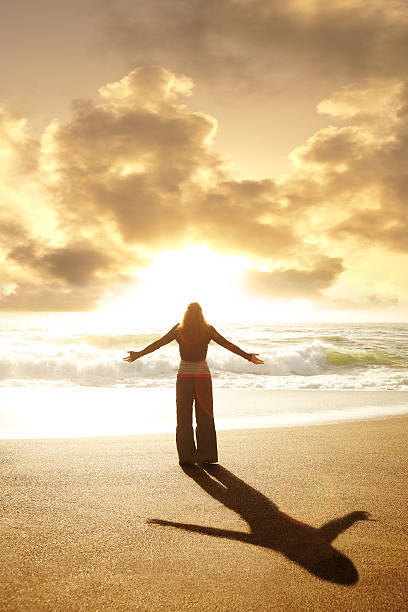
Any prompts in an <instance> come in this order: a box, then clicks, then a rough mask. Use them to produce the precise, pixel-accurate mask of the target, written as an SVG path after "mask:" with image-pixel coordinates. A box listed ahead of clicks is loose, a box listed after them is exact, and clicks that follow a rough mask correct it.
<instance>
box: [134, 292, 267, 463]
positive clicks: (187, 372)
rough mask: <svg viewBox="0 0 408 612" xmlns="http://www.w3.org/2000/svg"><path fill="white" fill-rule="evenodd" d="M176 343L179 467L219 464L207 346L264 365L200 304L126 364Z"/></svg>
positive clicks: (190, 305) (188, 309)
mask: <svg viewBox="0 0 408 612" xmlns="http://www.w3.org/2000/svg"><path fill="white" fill-rule="evenodd" d="M172 340H176V341H177V342H178V344H179V349H180V357H181V361H180V366H179V369H178V373H177V384H176V403H177V429H176V445H177V452H178V456H179V463H180V465H193V464H194V463H196V462H197V463H201V464H203V463H216V462H217V461H218V452H217V435H216V432H215V425H214V415H213V397H212V381H211V373H210V370H209V369H208V365H207V362H206V356H207V349H208V344H209V343H210V341H211V340H214V341H215V342H217V343H218V344H220V345H221V346H223V347H224V348H226V349H228V350H230V351H232V352H233V353H235V354H236V355H240V356H241V357H243V358H244V359H247V360H248V361H251V362H252V363H256V364H259V363H263V361H262V360H261V359H258V356H257V355H258V353H256V354H255V353H246V352H245V351H243V350H242V349H240V348H239V347H238V346H235V344H232V343H231V342H229V341H228V340H226V339H225V338H223V337H222V336H221V334H219V333H218V332H217V331H216V329H214V327H213V326H212V325H209V324H208V323H207V321H206V320H205V319H204V316H203V312H202V310H201V306H200V304H197V302H192V303H191V304H189V305H188V307H187V310H186V312H185V314H184V318H183V322H182V323H181V325H180V324H178V323H177V325H175V326H174V327H172V329H171V330H170V331H169V332H167V334H165V335H164V336H163V337H162V338H160V339H159V340H156V342H153V343H152V344H149V346H147V347H146V348H144V349H143V350H142V351H128V353H129V356H128V357H125V358H124V361H128V362H129V363H131V362H132V361H135V360H136V359H139V358H140V357H143V355H147V353H152V352H153V351H155V350H157V349H158V348H160V347H161V346H164V345H165V344H168V343H169V342H171V341H172ZM193 402H194V404H195V416H196V440H194V434H193V425H192V418H193Z"/></svg>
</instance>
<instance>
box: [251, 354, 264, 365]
mask: <svg viewBox="0 0 408 612" xmlns="http://www.w3.org/2000/svg"><path fill="white" fill-rule="evenodd" d="M258 355H259V353H252V357H251V363H256V364H262V363H263V361H262V359H258Z"/></svg>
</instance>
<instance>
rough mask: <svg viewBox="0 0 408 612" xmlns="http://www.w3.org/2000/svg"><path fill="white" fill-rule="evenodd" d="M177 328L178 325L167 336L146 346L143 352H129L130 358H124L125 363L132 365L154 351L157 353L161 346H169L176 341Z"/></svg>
mask: <svg viewBox="0 0 408 612" xmlns="http://www.w3.org/2000/svg"><path fill="white" fill-rule="evenodd" d="M177 327H178V323H177V325H175V326H174V327H172V328H171V330H170V331H168V332H167V334H165V335H164V336H162V337H161V338H159V339H158V340H156V341H155V342H152V344H149V346H146V348H144V349H143V350H142V351H128V353H129V356H128V357H124V358H123V361H127V362H129V363H132V361H135V360H136V359H139V357H143V355H147V354H148V353H153V351H157V349H158V348H160V347H161V346H164V345H165V344H169V342H171V341H172V340H175V338H176V335H175V331H176V328H177Z"/></svg>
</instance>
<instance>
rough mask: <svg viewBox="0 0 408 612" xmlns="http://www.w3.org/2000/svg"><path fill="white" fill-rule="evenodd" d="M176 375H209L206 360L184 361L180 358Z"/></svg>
mask: <svg viewBox="0 0 408 612" xmlns="http://www.w3.org/2000/svg"><path fill="white" fill-rule="evenodd" d="M177 376H179V377H185V376H188V377H190V376H206V377H208V376H211V372H210V369H209V367H208V363H207V361H206V360H205V359H204V361H184V359H181V361H180V365H179V369H178V372H177Z"/></svg>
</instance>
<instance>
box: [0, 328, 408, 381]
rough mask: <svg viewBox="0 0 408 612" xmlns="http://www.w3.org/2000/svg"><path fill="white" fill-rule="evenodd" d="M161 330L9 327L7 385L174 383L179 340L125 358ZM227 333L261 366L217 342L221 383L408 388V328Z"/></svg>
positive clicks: (214, 350) (215, 365) (2, 370)
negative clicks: (257, 357)
mask: <svg viewBox="0 0 408 612" xmlns="http://www.w3.org/2000/svg"><path fill="white" fill-rule="evenodd" d="M163 331H166V330H158V333H157V334H155V333H153V332H152V333H140V330H135V333H133V334H132V333H130V332H129V331H126V333H122V334H116V335H111V334H104V333H102V334H96V333H95V334H93V335H92V334H85V333H84V334H80V333H77V334H75V335H72V336H67V335H62V334H61V335H60V336H59V335H58V334H56V333H55V331H54V332H53V333H51V332H50V331H49V330H38V329H31V330H30V329H27V328H24V329H5V328H3V329H2V330H1V334H0V335H1V339H2V349H3V350H2V354H1V356H0V385H1V386H3V387H7V386H39V385H44V384H48V385H49V384H51V385H54V386H73V387H75V386H104V387H117V386H136V387H170V386H173V385H174V378H175V374H176V371H177V367H178V362H179V354H178V347H177V345H176V343H172V344H171V345H168V346H165V347H163V348H162V349H160V351H157V352H155V353H152V354H150V355H147V356H145V357H144V358H143V359H140V360H137V361H136V362H134V363H133V364H128V363H124V362H123V361H122V358H123V356H124V355H125V354H126V351H127V350H129V349H130V348H133V349H139V348H142V347H143V346H145V345H146V344H149V343H150V342H152V341H153V340H154V339H156V338H157V337H158V336H159V335H160V334H161V333H162V332H163ZM220 331H221V332H222V333H223V335H225V336H226V337H228V338H230V339H231V340H232V341H233V342H235V343H236V344H238V345H239V346H242V348H244V349H245V350H248V351H254V352H260V353H261V357H262V358H263V359H264V361H265V363H264V365H261V366H255V365H254V364H252V363H249V362H248V361H246V360H244V359H241V358H240V357H238V356H236V355H233V354H232V353H230V352H229V351H226V350H225V349H223V348H221V347H220V346H218V345H216V344H214V343H211V345H210V347H209V351H208V363H209V365H210V368H211V371H212V373H213V377H214V382H215V384H216V385H218V386H219V387H224V386H225V387H227V386H228V387H233V388H260V389H262V388H264V389H396V390H404V389H408V348H407V346H408V326H403V325H399V326H383V327H381V326H364V325H360V326H358V325H350V326H345V325H342V326H339V325H337V326H334V325H326V326H324V325H320V326H318V325H310V326H281V327H279V326H275V327H270V326H269V327H268V326H244V325H241V326H226V327H225V328H221V329H220Z"/></svg>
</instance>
